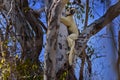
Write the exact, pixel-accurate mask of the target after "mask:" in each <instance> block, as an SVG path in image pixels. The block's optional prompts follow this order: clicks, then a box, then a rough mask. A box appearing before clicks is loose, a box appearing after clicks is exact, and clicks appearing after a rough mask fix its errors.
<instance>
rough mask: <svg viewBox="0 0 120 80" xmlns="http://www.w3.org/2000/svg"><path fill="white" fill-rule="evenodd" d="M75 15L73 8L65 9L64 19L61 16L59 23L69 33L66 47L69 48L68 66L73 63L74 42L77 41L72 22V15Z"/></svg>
mask: <svg viewBox="0 0 120 80" xmlns="http://www.w3.org/2000/svg"><path fill="white" fill-rule="evenodd" d="M74 13H75V9H74V8H67V9H66V11H65V15H66V16H65V17H64V16H61V19H60V22H61V23H63V24H64V25H65V26H66V27H67V29H68V32H69V35H68V36H67V42H68V47H70V51H69V52H67V53H69V65H72V64H73V62H74V56H75V49H74V47H75V40H76V39H78V35H79V32H78V28H77V26H76V24H75V22H74V19H73V14H74Z"/></svg>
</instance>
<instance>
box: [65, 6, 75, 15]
mask: <svg viewBox="0 0 120 80" xmlns="http://www.w3.org/2000/svg"><path fill="white" fill-rule="evenodd" d="M74 13H75V8H72V7H68V8H66V11H65V14H66V16H68V15H73V14H74Z"/></svg>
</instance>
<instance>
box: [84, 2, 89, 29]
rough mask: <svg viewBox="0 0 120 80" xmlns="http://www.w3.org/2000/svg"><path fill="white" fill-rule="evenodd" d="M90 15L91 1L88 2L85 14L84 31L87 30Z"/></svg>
mask: <svg viewBox="0 0 120 80" xmlns="http://www.w3.org/2000/svg"><path fill="white" fill-rule="evenodd" d="M88 13H89V0H86V13H85V24H84V29H86V27H87V24H88Z"/></svg>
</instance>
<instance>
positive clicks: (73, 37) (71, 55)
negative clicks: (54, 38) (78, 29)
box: [67, 34, 78, 65]
mask: <svg viewBox="0 0 120 80" xmlns="http://www.w3.org/2000/svg"><path fill="white" fill-rule="evenodd" d="M77 37H78V36H77V35H76V34H71V35H69V36H68V37H67V41H68V46H69V47H70V51H69V64H70V65H72V63H73V60H74V55H75V49H74V47H75V40H76V39H77Z"/></svg>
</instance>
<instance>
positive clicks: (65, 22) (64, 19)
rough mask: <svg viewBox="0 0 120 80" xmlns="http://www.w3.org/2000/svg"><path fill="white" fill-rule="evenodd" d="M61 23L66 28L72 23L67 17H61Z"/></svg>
mask: <svg viewBox="0 0 120 80" xmlns="http://www.w3.org/2000/svg"><path fill="white" fill-rule="evenodd" d="M60 22H61V23H63V24H64V25H65V26H66V27H69V24H70V22H69V20H68V19H67V17H64V16H61V18H60Z"/></svg>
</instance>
